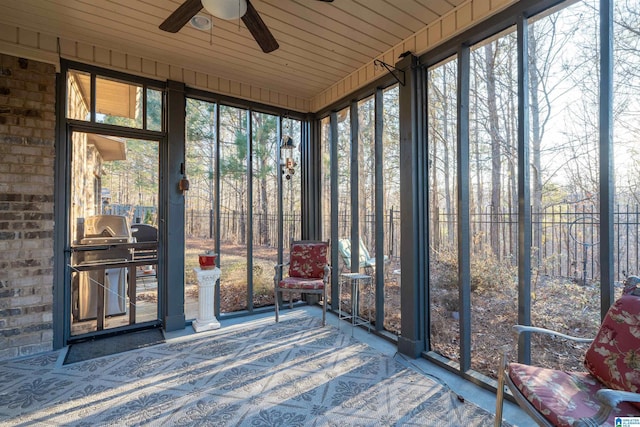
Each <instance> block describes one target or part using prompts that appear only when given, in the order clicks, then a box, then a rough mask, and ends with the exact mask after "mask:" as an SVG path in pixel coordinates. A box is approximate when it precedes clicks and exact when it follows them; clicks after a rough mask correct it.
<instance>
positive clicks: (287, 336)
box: [0, 310, 493, 426]
mask: <svg viewBox="0 0 640 427" xmlns="http://www.w3.org/2000/svg"><path fill="white" fill-rule="evenodd" d="M347 329H348V328H347ZM63 359H64V351H57V352H51V353H46V354H42V355H38V356H34V357H27V358H22V359H16V360H13V361H9V362H3V363H0V424H8V425H16V426H27V425H33V424H38V425H73V426H89V425H219V426H226V425H238V426H284V425H286V426H307V425H308V426H333V425H335V426H338V425H340V426H346V425H354V426H355V425H358V426H367V425H371V426H380V425H413V426H429V425H434V426H436V425H437V426H442V425H447V426H449V425H454V426H456V425H460V426H463V425H464V426H486V425H492V424H493V415H492V414H491V413H490V412H488V411H485V410H484V409H481V408H480V407H478V406H476V405H474V404H472V403H470V402H469V401H464V402H463V401H461V400H460V399H458V395H457V394H455V393H453V392H452V391H451V390H450V389H449V388H448V387H447V386H444V385H442V384H440V383H439V382H437V381H434V380H433V379H432V378H430V377H428V376H425V375H424V374H422V373H420V372H419V371H417V370H415V369H413V368H412V366H411V365H410V364H407V363H404V360H403V359H402V358H397V357H394V356H390V355H389V354H384V353H383V352H380V351H379V350H377V349H375V348H373V347H371V346H369V345H367V344H365V343H363V342H362V341H360V340H358V339H357V338H354V337H352V336H351V333H350V331H348V330H345V329H344V328H343V329H342V330H339V329H337V328H335V327H333V326H327V327H324V328H322V327H320V323H319V319H318V318H317V317H315V316H313V315H309V314H308V312H307V311H305V310H294V311H291V312H287V313H286V314H285V316H284V317H283V321H281V322H280V323H279V324H275V323H274V322H273V318H272V317H267V318H264V319H262V320H256V321H253V322H250V323H239V324H236V325H230V326H224V325H223V328H222V329H219V330H217V331H210V332H207V333H205V334H195V335H188V336H182V337H174V338H169V339H168V341H167V343H165V344H159V345H155V346H152V347H147V348H143V349H139V350H133V351H129V352H126V353H120V354H117V355H112V356H105V357H102V358H99V359H93V360H89V361H85V362H78V363H75V364H69V365H64V366H63V365H62V360H63Z"/></svg>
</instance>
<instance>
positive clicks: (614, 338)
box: [496, 287, 640, 426]
mask: <svg viewBox="0 0 640 427" xmlns="http://www.w3.org/2000/svg"><path fill="white" fill-rule="evenodd" d="M625 291H627V293H625V294H624V295H623V296H622V297H621V298H620V299H619V300H618V301H616V302H615V304H613V305H612V306H611V308H610V309H609V311H608V312H607V315H606V316H605V318H604V321H603V322H602V325H601V326H600V330H599V331H598V333H597V335H596V337H595V338H594V339H593V340H590V339H585V338H575V337H571V336H568V335H564V334H560V333H557V332H554V331H549V330H547V329H542V328H534V327H528V326H521V325H516V326H514V330H515V331H516V333H517V334H520V333H522V332H539V333H545V334H551V335H556V336H559V337H562V338H565V339H570V340H573V341H581V342H591V346H590V347H589V349H588V350H587V352H586V354H585V359H584V366H585V368H586V372H563V371H558V370H553V369H547V368H540V367H535V366H529V365H523V364H520V363H508V364H507V363H506V360H505V361H504V362H503V368H502V369H500V371H499V374H498V390H497V391H498V393H497V399H496V426H499V425H500V422H501V418H502V399H503V394H504V384H505V383H506V385H507V387H508V388H509V390H510V391H511V393H512V394H513V397H514V398H515V400H516V401H517V403H518V405H520V406H521V407H522V408H523V409H524V410H525V411H526V412H527V413H528V414H529V415H530V416H531V417H532V418H533V419H534V420H535V421H536V422H537V423H538V424H539V425H541V426H599V425H609V426H615V425H618V424H616V418H617V417H640V394H639V393H640V296H639V295H640V289H635V287H626V288H625Z"/></svg>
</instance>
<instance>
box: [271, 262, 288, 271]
mask: <svg viewBox="0 0 640 427" xmlns="http://www.w3.org/2000/svg"><path fill="white" fill-rule="evenodd" d="M287 265H289V262H285V263H284V264H276V265H274V266H273V268H274V269H275V270H276V271H278V269H279V268H282V267H286V266H287Z"/></svg>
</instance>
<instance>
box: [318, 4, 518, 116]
mask: <svg viewBox="0 0 640 427" xmlns="http://www.w3.org/2000/svg"><path fill="white" fill-rule="evenodd" d="M517 1H518V0H467V1H465V2H464V3H462V4H460V5H459V6H457V7H456V8H454V9H452V10H451V11H450V12H448V13H447V14H445V15H443V16H442V17H441V18H439V19H437V20H436V21H434V22H433V23H432V24H429V25H427V26H425V27H424V28H423V29H421V30H420V31H418V32H416V33H415V34H413V35H412V36H410V37H408V38H406V39H405V40H403V41H402V42H401V43H398V44H397V45H395V46H394V47H393V48H391V49H389V50H388V51H386V52H385V53H384V54H382V55H380V56H379V57H377V58H375V59H373V60H371V61H370V62H368V63H367V64H365V65H363V66H362V67H360V68H358V69H357V70H355V71H354V72H352V73H351V74H349V75H348V76H347V77H345V78H344V79H342V80H340V81H338V82H336V83H335V84H333V85H331V86H330V87H328V88H327V89H326V90H324V91H322V92H321V93H319V94H318V95H316V96H315V97H313V98H312V99H311V110H312V111H313V112H317V111H320V110H322V109H323V108H325V107H327V106H329V105H331V104H333V103H335V102H337V101H339V100H340V99H342V98H344V97H345V96H348V95H349V94H350V93H353V92H355V91H357V90H358V89H359V88H361V87H364V86H366V85H367V84H369V83H371V82H373V81H374V80H376V79H378V78H379V77H381V76H382V75H384V74H385V73H386V72H387V71H386V70H385V69H384V68H381V67H376V66H375V65H374V61H376V60H380V61H383V62H385V63H387V64H390V65H395V63H396V62H397V61H398V58H399V56H400V54H402V53H404V52H407V51H410V52H412V53H413V54H414V55H416V56H420V55H422V54H424V53H425V52H427V51H428V50H430V49H433V48H434V47H436V46H438V45H439V44H442V43H443V42H444V41H446V40H448V39H450V38H452V37H453V36H455V35H456V34H459V33H461V32H463V31H464V30H466V29H468V28H469V27H471V26H473V25H476V24H478V23H479V22H481V21H483V20H484V19H486V18H488V17H489V16H491V15H494V14H496V13H497V12H499V11H501V10H503V9H505V8H506V7H508V6H510V5H511V4H513V3H517Z"/></svg>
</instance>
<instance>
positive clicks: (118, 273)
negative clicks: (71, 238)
mask: <svg viewBox="0 0 640 427" xmlns="http://www.w3.org/2000/svg"><path fill="white" fill-rule="evenodd" d="M83 228H84V237H82V238H81V239H80V242H79V243H80V244H79V245H78V246H77V249H78V252H77V255H78V256H77V259H76V264H77V265H78V266H87V265H94V266H99V265H100V264H107V263H113V262H123V261H129V260H131V249H130V248H129V247H127V246H126V244H129V243H132V242H133V241H134V240H133V237H132V236H131V228H130V227H129V221H128V219H127V217H125V216H121V215H96V216H91V217H88V218H86V219H85V221H84V227H83ZM83 246H85V247H86V248H83ZM78 274H79V283H78V292H77V305H76V310H75V316H76V319H77V320H88V319H95V318H96V317H97V304H98V287H99V286H104V295H105V302H104V314H105V315H106V316H115V315H122V314H125V312H126V309H127V301H126V295H127V293H126V290H127V269H126V268H123V267H119V268H102V269H100V268H97V269H92V270H90V271H82V272H80V273H78Z"/></svg>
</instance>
